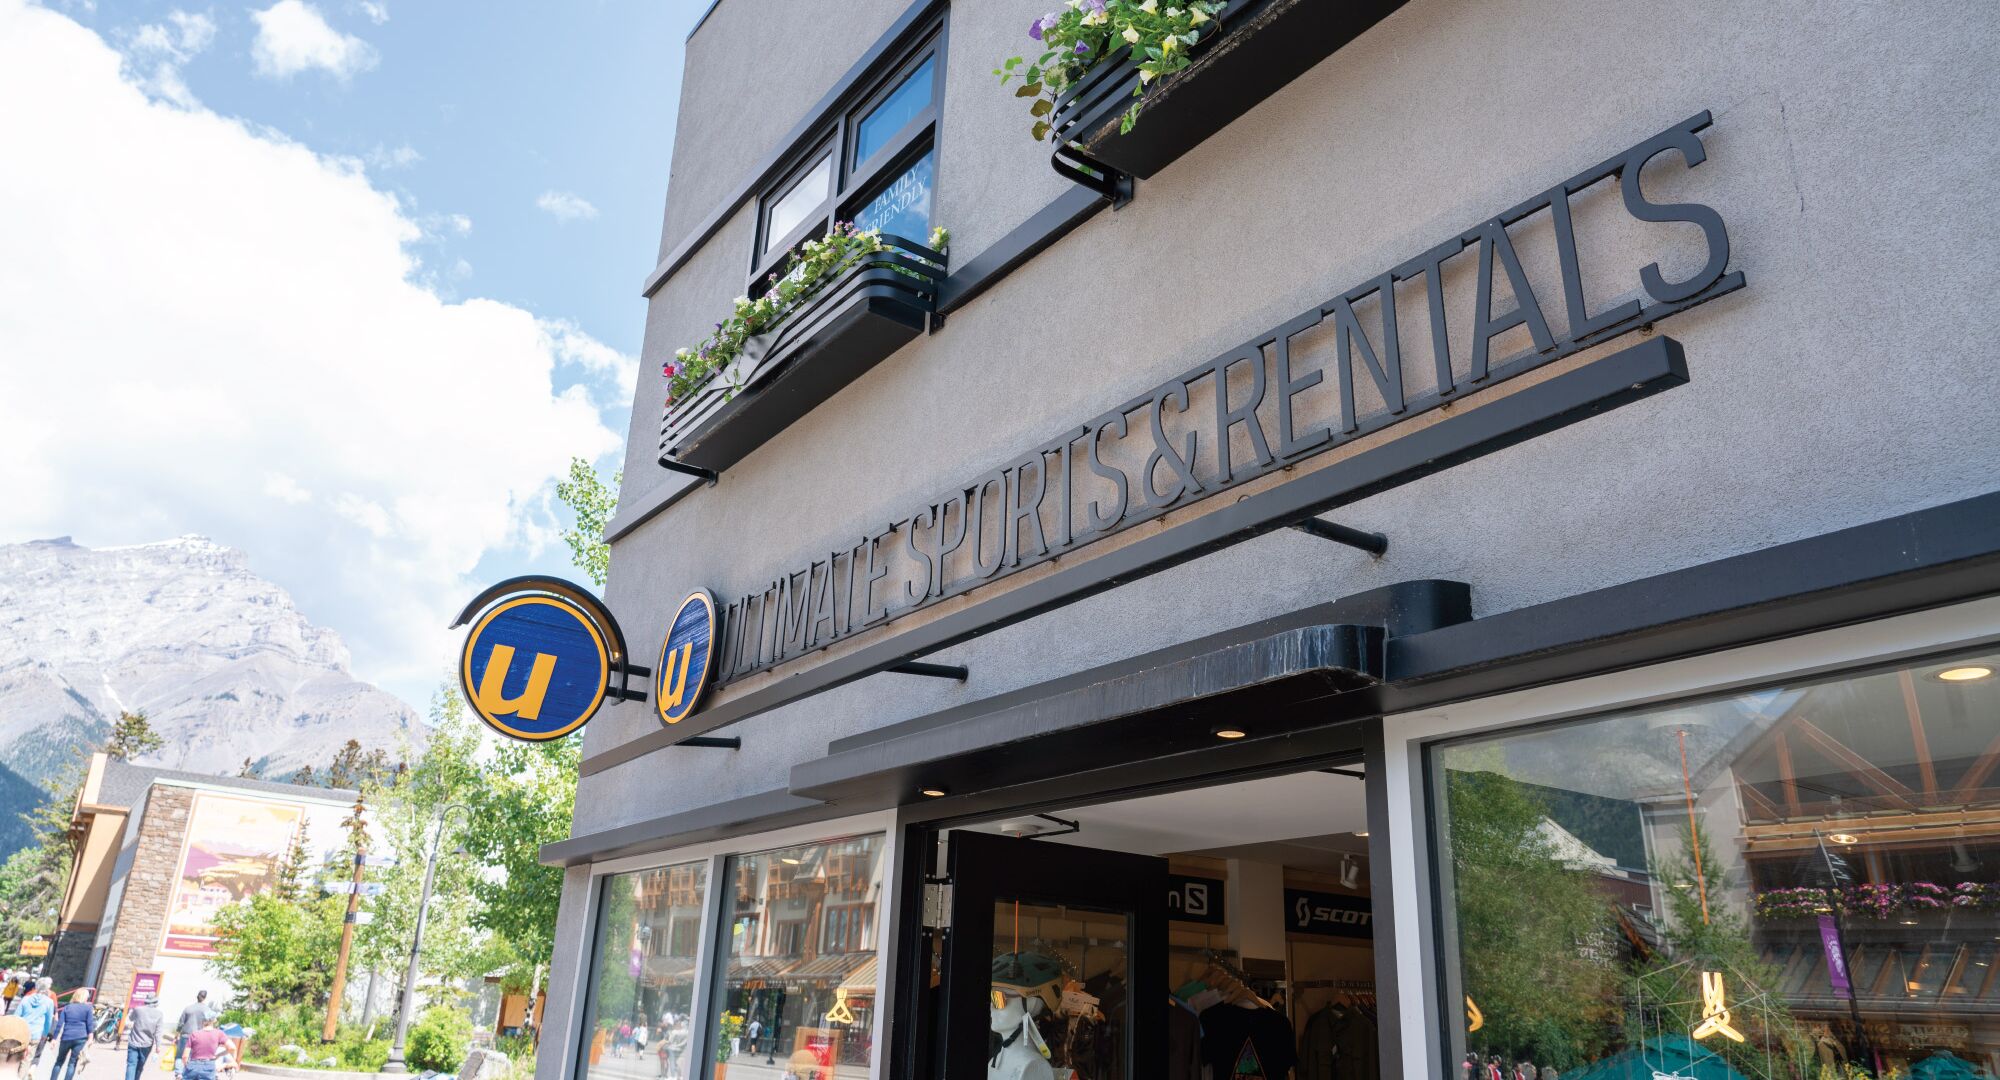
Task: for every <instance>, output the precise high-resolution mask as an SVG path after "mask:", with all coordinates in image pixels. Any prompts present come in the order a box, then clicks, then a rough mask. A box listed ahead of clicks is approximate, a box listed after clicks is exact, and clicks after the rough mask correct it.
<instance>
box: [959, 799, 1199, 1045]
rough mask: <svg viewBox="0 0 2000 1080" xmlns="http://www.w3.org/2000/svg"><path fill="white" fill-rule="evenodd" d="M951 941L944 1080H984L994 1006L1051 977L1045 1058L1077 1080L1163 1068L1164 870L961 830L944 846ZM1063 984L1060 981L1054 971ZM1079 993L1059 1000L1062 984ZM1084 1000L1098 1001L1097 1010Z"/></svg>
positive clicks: (1148, 859)
mask: <svg viewBox="0 0 2000 1080" xmlns="http://www.w3.org/2000/svg"><path fill="white" fill-rule="evenodd" d="M946 873H947V875H948V876H949V878H950V879H951V886H952V890H951V934H950V937H949V938H948V939H947V945H946V949H945V954H944V987H943V990H944V1008H945V1047H944V1054H943V1058H944V1065H945V1069H944V1076H945V1077H946V1078H947V1080H984V1078H985V1076H986V1069H987V1062H988V1060H989V1056H990V1053H991V1051H992V1048H993V1047H994V1046H995V1045H996V1044H999V1043H1000V1042H1002V1041H1003V1040H1004V1039H1005V1038H1007V1037H1008V1036H1012V1037H1013V1038H1015V1039H1019V1038H1020V1037H1021V1033H1020V1032H1019V1030H1018V1029H1010V1030H1009V1031H1008V1032H1006V1033H1004V1035H996V1034H994V1033H993V1032H992V1026H993V1024H994V1022H995V1017H996V1016H1009V1015H1015V1014H1013V1013H1008V1012H1007V1011H1006V1010H1005V1007H1004V1006H1003V1007H1001V1008H999V1009H998V1010H996V1007H995V990H996V976H995V971H996V961H998V962H999V963H998V965H997V966H998V967H1000V968H1002V969H1004V973H1003V975H1002V976H1001V979H1000V981H1001V982H1002V983H1004V984H1006V985H1005V986H1004V987H1002V988H1001V999H1002V1000H1003V1001H1005V1000H1006V998H1007V996H1008V995H1014V996H1017V997H1019V998H1021V999H1022V1001H1021V1004H1020V1005H1019V1006H1017V1008H1025V1007H1027V1006H1026V1000H1025V999H1026V997H1027V996H1029V994H1023V993H1021V990H1022V987H1023V985H1024V984H1031V983H1044V985H1046V979H1048V978H1050V977H1054V978H1056V979H1057V983H1056V985H1055V987H1054V989H1053V990H1049V989H1046V988H1044V989H1043V990H1042V991H1041V992H1040V993H1034V992H1033V991H1032V990H1030V991H1029V993H1030V994H1033V996H1036V997H1039V998H1041V1000H1042V1004H1040V1005H1037V1006H1033V1008H1034V1009H1036V1010H1038V1012H1039V1013H1040V1015H1041V1017H1042V1018H1044V1022H1042V1023H1040V1024H1039V1025H1038V1032H1039V1033H1041V1034H1043V1036H1044V1039H1045V1041H1046V1042H1047V1043H1048V1044H1049V1048H1050V1059H1051V1061H1052V1063H1054V1064H1055V1065H1057V1066H1059V1067H1069V1068H1073V1069H1076V1070H1077V1074H1078V1076H1079V1078H1080V1080H1152V1078H1156V1077H1159V1076H1160V1075H1162V1073H1163V1071H1164V1068H1165V1058H1164V1053H1165V1045H1164V1042H1165V1023H1166V1008H1167V1004H1168V1002H1167V994H1168V989H1169V988H1168V986H1167V984H1166V979H1167V971H1166V966H1167V860H1165V859H1161V858H1155V857H1152V856H1148V855H1131V854H1127V853H1125V852H1122V851H1101V850H1098V849H1095V848H1086V847H1077V846H1074V845H1070V844H1058V843H1052V842H1050V841H1047V840H1030V839H1018V838H1015V837H1009V836H996V835H992V834H989V833H975V832H965V831H962V830H961V831H957V832H953V833H952V834H951V836H950V850H949V854H948V856H947V870H946ZM1058 972H1059V974H1056V973H1058ZM1071 981H1074V982H1079V983H1083V984H1084V990H1083V993H1082V994H1080V995H1079V994H1071V995H1070V996H1069V998H1068V999H1067V1000H1064V999H1062V997H1061V991H1062V986H1063V984H1065V983H1069V982H1071ZM1089 998H1096V999H1097V1000H1096V1002H1095V1003H1094V1004H1093V1003H1091V1002H1090V1001H1089Z"/></svg>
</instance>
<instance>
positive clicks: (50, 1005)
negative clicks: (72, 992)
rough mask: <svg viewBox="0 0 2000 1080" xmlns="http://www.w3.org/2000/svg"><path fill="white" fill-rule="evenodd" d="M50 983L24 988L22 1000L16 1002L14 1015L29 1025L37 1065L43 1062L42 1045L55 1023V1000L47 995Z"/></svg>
mask: <svg viewBox="0 0 2000 1080" xmlns="http://www.w3.org/2000/svg"><path fill="white" fill-rule="evenodd" d="M48 988H49V981H48V980H47V979H43V980H42V981H41V982H40V983H39V984H37V985H35V986H33V987H28V988H24V989H22V991H21V996H20V999H19V1000H17V1001H15V1002H14V1015H15V1016H18V1017H20V1018H21V1020H22V1022H24V1023H26V1024H27V1025H28V1035H29V1036H30V1037H32V1038H33V1039H34V1042H35V1050H34V1053H33V1054H31V1055H30V1057H31V1058H32V1059H33V1060H34V1062H35V1063H36V1064H40V1063H41V1060H42V1044H43V1043H44V1042H47V1041H48V1037H49V1031H50V1029H51V1027H52V1026H53V1024H54V1021H55V1011H56V1010H55V999H54V998H52V997H50V996H49V995H48V993H47V991H48Z"/></svg>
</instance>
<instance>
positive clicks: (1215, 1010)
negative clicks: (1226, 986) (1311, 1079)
mask: <svg viewBox="0 0 2000 1080" xmlns="http://www.w3.org/2000/svg"><path fill="white" fill-rule="evenodd" d="M1201 1056H1202V1060H1203V1061H1205V1062H1207V1063H1208V1067H1209V1070H1210V1072H1209V1077H1210V1080H1286V1078H1287V1077H1290V1076H1291V1075H1292V1066H1293V1065H1295V1064H1297V1063H1298V1052H1297V1050H1296V1049H1294V1048H1293V1046H1292V1025H1291V1024H1290V1023H1289V1022H1287V1021H1286V1020H1285V1018H1284V1016H1283V1014H1281V1013H1277V1012H1274V1011H1272V1010H1270V1009H1261V1008H1259V1009H1245V1008H1242V1007H1241V1006H1237V1005H1217V1006H1214V1007H1212V1008H1209V1009H1207V1010H1205V1011H1203V1012H1202V1014H1201Z"/></svg>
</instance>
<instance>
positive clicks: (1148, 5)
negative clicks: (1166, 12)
mask: <svg viewBox="0 0 2000 1080" xmlns="http://www.w3.org/2000/svg"><path fill="white" fill-rule="evenodd" d="M1139 10H1140V11H1143V12H1145V13H1146V14H1148V15H1151V14H1152V13H1153V12H1155V11H1158V10H1160V0H1146V2H1145V3H1143V4H1140V5H1139Z"/></svg>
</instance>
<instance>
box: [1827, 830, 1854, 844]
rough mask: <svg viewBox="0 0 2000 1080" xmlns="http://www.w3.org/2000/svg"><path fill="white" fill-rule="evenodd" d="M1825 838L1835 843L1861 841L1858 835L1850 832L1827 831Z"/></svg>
mask: <svg viewBox="0 0 2000 1080" xmlns="http://www.w3.org/2000/svg"><path fill="white" fill-rule="evenodd" d="M1826 838H1827V839H1828V840H1831V841H1833V842H1834V843H1836V844H1855V843H1859V842H1860V841H1861V838H1860V837H1858V836H1856V835H1854V834H1853V833H1851V832H1837V833H1828V834H1826Z"/></svg>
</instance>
